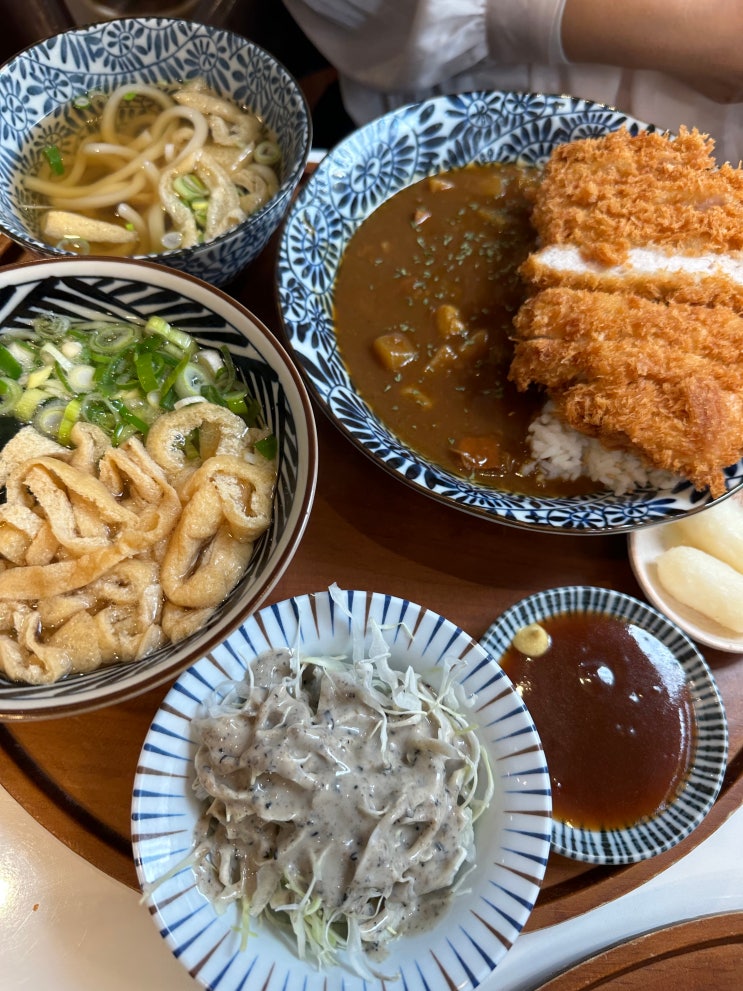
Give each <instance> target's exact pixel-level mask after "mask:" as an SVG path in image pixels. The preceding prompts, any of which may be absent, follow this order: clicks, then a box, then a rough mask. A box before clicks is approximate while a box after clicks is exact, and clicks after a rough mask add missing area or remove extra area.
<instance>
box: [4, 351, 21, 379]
mask: <svg viewBox="0 0 743 991" xmlns="http://www.w3.org/2000/svg"><path fill="white" fill-rule="evenodd" d="M0 372H2V373H3V375H7V376H8V378H12V379H16V380H17V379H19V378H20V377H21V373H22V372H23V366H22V365H21V363H20V361H18V359H17V358H15V357H14V356H13V355H12V354H11V353H10V351H8V349H7V348H6V347H5V346H4V345H2V344H0Z"/></svg>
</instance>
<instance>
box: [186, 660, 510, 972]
mask: <svg viewBox="0 0 743 991" xmlns="http://www.w3.org/2000/svg"><path fill="white" fill-rule="evenodd" d="M462 703H463V699H462V696H461V690H460V689H455V687H454V686H453V684H452V679H451V677H448V678H447V680H446V683H445V684H444V685H443V686H442V687H441V688H440V690H439V691H438V692H436V691H435V690H434V689H433V688H431V687H430V686H429V685H427V684H426V683H425V682H424V681H423V680H422V679H421V678H420V677H418V676H417V675H416V674H415V673H414V672H413V670H412V669H408V670H407V671H406V672H402V673H401V672H397V671H393V670H392V669H391V668H390V667H389V665H388V664H387V658H386V657H385V656H378V657H376V658H375V660H374V661H373V662H372V661H361V662H359V661H355V662H353V663H347V662H346V661H343V660H339V659H330V658H326V659H319V658H314V659H301V660H298V659H297V657H296V655H295V653H294V652H293V651H289V650H285V651H272V652H268V653H265V654H263V655H261V656H260V657H258V658H256V659H255V660H254V661H253V663H252V664H251V666H250V669H249V671H248V676H247V680H246V682H245V683H242V684H238V685H235V686H234V688H233V690H232V691H231V693H230V695H229V697H228V698H226V699H225V700H224V701H223V702H221V703H220V704H219V705H218V707H217V708H215V710H214V711H213V712H211V713H210V714H209V715H208V716H207V717H206V718H202V719H199V720H197V721H196V723H195V732H196V737H197V740H198V742H199V749H198V752H197V754H196V758H195V768H196V781H195V783H194V788H195V792H196V794H197V796H198V797H199V798H201V799H203V800H204V801H205V802H206V803H207V805H206V806H205V812H204V815H203V816H202V818H201V820H200V823H199V826H198V829H197V855H196V858H195V870H196V873H197V877H198V881H199V886H200V888H201V890H202V891H204V892H205V893H206V894H207V895H208V896H209V897H211V898H213V899H214V900H215V901H216V902H217V904H218V905H220V904H227V903H229V902H231V901H238V902H240V904H241V907H242V910H243V913H244V914H246V915H248V916H249V917H251V918H256V917H259V916H267V917H269V918H270V919H271V920H273V921H275V922H279V923H284V925H288V926H289V927H290V928H289V932H290V933H291V932H292V931H293V933H294V937H295V939H296V948H297V950H298V953H299V955H300V956H301V957H304V956H305V955H310V956H313V957H314V958H315V959H316V960H317V961H318V962H319V963H320V964H330V963H336V962H341V963H346V964H348V965H350V966H351V967H353V968H354V969H357V970H359V969H361V970H362V972H363V971H364V970H365V969H366V970H368V969H369V966H370V965H369V960H372V959H380V958H381V957H383V956H384V951H385V948H386V944H387V943H388V942H389V941H390V940H391V939H392V938H394V937H395V936H397V935H399V934H401V933H404V932H411V931H419V930H420V929H421V928H425V927H427V926H429V925H431V924H432V923H433V921H434V920H435V919H436V918H437V917H438V915H439V914H440V912H441V911H442V910H443V908H445V906H446V905H447V904H448V902H449V901H450V899H451V897H452V895H453V894H454V893H455V892H456V890H457V884H456V883H455V881H459V883H461V875H462V874H464V873H467V872H466V871H460V869H461V868H462V866H463V865H464V864H465V863H470V864H472V863H473V862H474V855H475V845H474V831H473V822H474V820H475V818H476V817H477V815H478V814H479V813H480V812H481V811H482V810H483V808H484V807H485V806H486V804H487V803H488V802H489V800H490V795H491V792H492V779H491V776H490V769H489V767H488V766H487V759H486V757H485V754H484V752H483V751H481V748H480V745H479V742H478V739H477V736H476V735H475V733H474V732H473V731H472V730H471V729H470V728H468V727H469V719H468V717H467V716H466V715H465V714H464V713H463V712H460V708H461V707H462ZM478 782H479V788H478ZM339 951H349V952H341V956H342V957H343V958H344V959H340V958H339V957H338V952H339ZM361 951H363V952H361ZM349 961H350V964H349Z"/></svg>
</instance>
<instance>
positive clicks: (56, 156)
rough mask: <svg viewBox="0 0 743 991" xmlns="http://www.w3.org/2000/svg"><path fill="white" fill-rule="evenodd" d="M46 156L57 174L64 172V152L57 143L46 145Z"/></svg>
mask: <svg viewBox="0 0 743 991" xmlns="http://www.w3.org/2000/svg"><path fill="white" fill-rule="evenodd" d="M44 157H45V158H46V160H47V162H49V168H50V169H51V170H52V172H53V173H54V174H55V175H63V174H64V163H63V162H62V153H61V152H60V150H59V148H58V147H57V146H56V145H45V147H44Z"/></svg>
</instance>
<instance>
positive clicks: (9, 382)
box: [0, 378, 23, 416]
mask: <svg viewBox="0 0 743 991" xmlns="http://www.w3.org/2000/svg"><path fill="white" fill-rule="evenodd" d="M22 394H23V389H22V388H21V386H20V385H18V383H17V382H16V381H14V380H13V379H9V378H0V415H2V416H5V415H7V414H9V413H11V414H12V413H13V412H14V410H15V405H16V403H17V402H18V400H19V399H20V398H21V395H22Z"/></svg>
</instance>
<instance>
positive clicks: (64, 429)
mask: <svg viewBox="0 0 743 991" xmlns="http://www.w3.org/2000/svg"><path fill="white" fill-rule="evenodd" d="M82 405H83V404H82V400H81V399H71V400H70V401H69V403H67V405H66V406H65V410H64V414H63V416H62V422H61V423H60V424H59V430H58V431H57V440H58V441H59V443H60V444H69V442H70V434H71V433H72V428H73V427H74V426H75V424H76V423H77V421H78V420H79V419H80V411H81V409H82Z"/></svg>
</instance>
